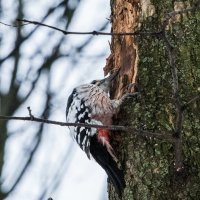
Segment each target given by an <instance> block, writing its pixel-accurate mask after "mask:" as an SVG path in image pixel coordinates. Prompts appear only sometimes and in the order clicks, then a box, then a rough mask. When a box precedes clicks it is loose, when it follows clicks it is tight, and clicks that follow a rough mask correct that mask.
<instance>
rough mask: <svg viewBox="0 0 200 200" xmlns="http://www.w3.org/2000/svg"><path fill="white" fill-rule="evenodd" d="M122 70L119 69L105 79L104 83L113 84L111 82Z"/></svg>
mask: <svg viewBox="0 0 200 200" xmlns="http://www.w3.org/2000/svg"><path fill="white" fill-rule="evenodd" d="M119 71H120V69H117V70H116V71H115V72H113V73H112V74H111V75H110V76H109V77H107V78H105V79H103V80H102V81H103V82H107V83H111V81H112V80H113V79H114V78H115V77H117V75H118V74H119Z"/></svg>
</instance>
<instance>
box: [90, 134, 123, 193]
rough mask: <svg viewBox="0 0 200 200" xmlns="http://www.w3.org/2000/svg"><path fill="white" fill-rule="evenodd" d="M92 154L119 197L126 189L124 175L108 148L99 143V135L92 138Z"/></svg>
mask: <svg viewBox="0 0 200 200" xmlns="http://www.w3.org/2000/svg"><path fill="white" fill-rule="evenodd" d="M90 153H91V155H92V156H93V158H94V159H95V160H96V162H97V163H98V164H99V165H100V166H101V167H102V168H103V169H104V170H105V171H106V173H107V175H108V178H109V179H110V180H111V182H112V184H113V185H114V187H115V190H116V192H117V194H118V195H119V196H121V195H122V193H123V190H124V188H125V181H124V174H123V171H122V170H120V169H119V168H118V166H117V163H116V161H115V160H114V159H113V157H112V156H111V155H110V153H109V152H108V150H107V148H106V146H104V145H103V144H102V143H100V142H99V141H98V138H97V135H94V136H93V137H91V140H90Z"/></svg>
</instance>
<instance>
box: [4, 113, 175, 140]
mask: <svg viewBox="0 0 200 200" xmlns="http://www.w3.org/2000/svg"><path fill="white" fill-rule="evenodd" d="M0 120H21V121H33V122H40V123H46V124H53V125H59V126H74V127H76V126H77V127H86V128H104V129H108V130H113V131H124V132H131V133H133V134H135V135H138V136H142V137H150V138H156V139H160V140H163V141H168V142H171V143H173V142H174V138H173V137H172V134H170V133H155V132H150V131H146V130H140V129H135V128H134V127H125V126H118V125H111V126H105V125H96V124H84V123H67V122H59V121H53V120H47V119H42V118H37V117H33V116H32V117H12V116H3V115H0Z"/></svg>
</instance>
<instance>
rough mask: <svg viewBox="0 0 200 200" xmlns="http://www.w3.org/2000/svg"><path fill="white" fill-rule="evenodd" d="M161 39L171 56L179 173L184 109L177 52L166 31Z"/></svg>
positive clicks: (181, 158) (177, 169) (176, 153)
mask: <svg viewBox="0 0 200 200" xmlns="http://www.w3.org/2000/svg"><path fill="white" fill-rule="evenodd" d="M161 39H162V40H163V41H164V43H165V46H166V49H167V52H168V55H169V64H170V66H171V73H172V95H173V99H174V104H175V108H176V120H175V130H174V133H175V134H174V137H175V143H174V149H175V169H176V171H177V172H178V171H180V170H181V169H183V155H182V137H181V132H182V124H183V109H182V102H181V98H180V95H179V85H178V74H177V67H176V59H175V58H176V57H175V51H174V48H173V47H172V45H171V44H170V42H169V40H168V39H167V37H166V34H165V32H164V31H163V34H162V37H161Z"/></svg>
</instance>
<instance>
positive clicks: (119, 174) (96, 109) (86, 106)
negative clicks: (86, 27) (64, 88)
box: [66, 70, 126, 196]
mask: <svg viewBox="0 0 200 200" xmlns="http://www.w3.org/2000/svg"><path fill="white" fill-rule="evenodd" d="M118 72H119V70H118V71H116V72H114V73H113V74H112V75H110V76H109V77H108V78H105V79H103V80H94V81H92V82H91V83H90V84H84V85H81V86H78V87H76V88H75V89H74V90H73V92H72V93H71V95H70V96H69V98H68V102H67V109H66V119H67V122H72V123H86V124H96V125H112V117H113V115H114V114H115V113H116V112H117V111H118V108H119V106H120V105H121V103H122V102H123V100H124V98H125V97H126V96H123V97H122V99H119V100H117V99H114V100H111V99H110V96H109V89H110V86H111V82H112V80H113V79H114V78H115V77H116V76H117V74H118ZM69 129H70V133H71V136H72V138H74V139H75V140H76V142H77V143H78V145H79V146H80V148H81V149H82V150H83V151H84V152H85V153H86V155H87V157H88V158H89V159H90V158H91V157H93V158H94V159H95V160H96V162H97V163H98V164H99V165H100V166H101V167H102V168H103V169H104V170H105V172H106V173H107V175H108V178H109V179H110V180H111V182H112V184H113V185H114V187H115V190H116V192H117V193H118V195H119V196H121V195H122V193H123V190H124V187H125V181H124V175H123V171H122V170H121V169H119V168H118V166H117V158H116V156H115V153H114V150H113V148H112V146H111V145H110V139H109V135H110V132H109V130H107V129H103V128H97V129H96V128H87V127H77V126H76V127H69Z"/></svg>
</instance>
